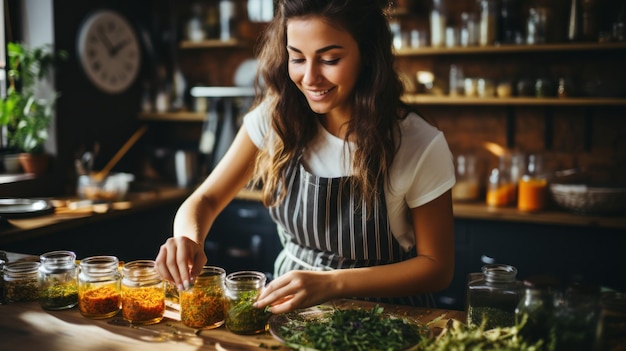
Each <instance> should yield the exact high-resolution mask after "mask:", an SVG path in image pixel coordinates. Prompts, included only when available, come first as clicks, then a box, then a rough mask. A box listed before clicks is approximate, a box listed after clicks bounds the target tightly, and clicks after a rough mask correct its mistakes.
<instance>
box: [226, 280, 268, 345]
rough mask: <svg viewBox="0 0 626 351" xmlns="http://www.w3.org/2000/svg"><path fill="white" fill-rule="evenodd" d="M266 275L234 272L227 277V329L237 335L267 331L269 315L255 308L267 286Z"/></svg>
mask: <svg viewBox="0 0 626 351" xmlns="http://www.w3.org/2000/svg"><path fill="white" fill-rule="evenodd" d="M265 280H266V278H265V274H263V273H261V272H255V271H241V272H234V273H231V274H229V275H227V276H226V299H225V309H226V328H228V330H230V331H231V332H233V333H236V334H256V333H261V332H263V331H265V325H266V324H267V320H268V318H269V315H270V314H269V313H268V312H265V311H263V310H261V309H258V308H255V307H254V306H253V304H254V302H255V301H256V299H257V297H258V296H259V294H260V293H261V291H262V290H263V287H264V286H265Z"/></svg>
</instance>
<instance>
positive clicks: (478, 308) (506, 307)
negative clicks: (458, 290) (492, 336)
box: [467, 264, 521, 329]
mask: <svg viewBox="0 0 626 351" xmlns="http://www.w3.org/2000/svg"><path fill="white" fill-rule="evenodd" d="M482 273H483V277H482V279H477V280H474V281H470V282H469V283H468V284H467V324H468V325H482V324H483V323H484V328H485V329H493V328H497V327H511V326H513V325H515V309H516V308H517V305H518V304H519V301H520V295H521V290H520V284H519V282H518V281H517V280H516V279H515V278H516V276H517V269H516V268H515V267H513V266H510V265H505V264H490V265H485V266H483V267H482Z"/></svg>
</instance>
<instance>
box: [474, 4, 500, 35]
mask: <svg viewBox="0 0 626 351" xmlns="http://www.w3.org/2000/svg"><path fill="white" fill-rule="evenodd" d="M496 5H497V3H496V2H495V1H493V0H479V1H478V7H479V14H480V22H479V31H478V32H479V35H478V43H479V44H480V46H487V45H493V44H495V41H496V35H497V27H496V25H497V20H496V19H497V11H496V10H497V6H496Z"/></svg>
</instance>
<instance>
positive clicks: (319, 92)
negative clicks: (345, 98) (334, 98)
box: [311, 88, 332, 96]
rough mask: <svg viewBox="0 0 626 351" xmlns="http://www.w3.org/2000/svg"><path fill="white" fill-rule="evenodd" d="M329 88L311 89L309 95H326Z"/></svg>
mask: <svg viewBox="0 0 626 351" xmlns="http://www.w3.org/2000/svg"><path fill="white" fill-rule="evenodd" d="M331 90H332V88H331V89H326V90H320V91H311V95H313V96H322V95H326V94H328V92H329V91H331Z"/></svg>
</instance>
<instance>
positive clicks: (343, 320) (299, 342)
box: [280, 306, 429, 351]
mask: <svg viewBox="0 0 626 351" xmlns="http://www.w3.org/2000/svg"><path fill="white" fill-rule="evenodd" d="M383 310H384V309H383V308H382V307H379V306H376V307H375V308H373V309H370V310H366V309H362V308H357V309H346V310H341V309H333V310H332V311H330V312H329V313H328V314H326V315H324V317H322V318H319V319H311V318H302V319H298V318H292V319H290V320H289V321H288V322H287V323H286V324H285V325H283V326H281V328H280V332H281V335H282V337H283V338H284V340H285V342H286V343H287V344H288V345H289V346H291V347H307V348H313V349H317V350H368V351H369V350H403V349H406V348H408V347H410V346H413V345H416V344H418V343H419V342H421V341H422V340H424V339H427V338H428V334H429V331H428V330H426V329H425V327H424V326H422V325H420V324H418V323H415V322H412V321H410V320H409V319H407V318H398V317H394V316H389V315H386V314H383Z"/></svg>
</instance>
